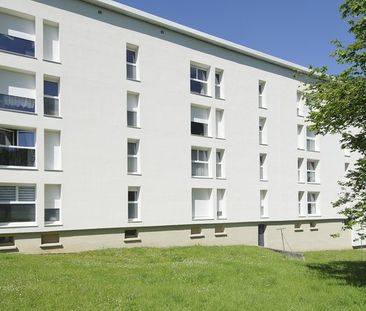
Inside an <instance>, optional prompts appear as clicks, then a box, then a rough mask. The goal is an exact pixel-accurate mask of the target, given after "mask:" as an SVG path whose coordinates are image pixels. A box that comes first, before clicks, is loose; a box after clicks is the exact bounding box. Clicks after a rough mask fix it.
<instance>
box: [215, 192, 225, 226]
mask: <svg viewBox="0 0 366 311" xmlns="http://www.w3.org/2000/svg"><path fill="white" fill-rule="evenodd" d="M220 192H221V193H222V194H223V195H222V199H221V202H222V205H221V210H220V208H219V207H220V204H219V202H220V200H219V193H220ZM220 212H221V214H220ZM216 217H217V219H219V220H222V219H227V215H226V189H223V188H219V189H216Z"/></svg>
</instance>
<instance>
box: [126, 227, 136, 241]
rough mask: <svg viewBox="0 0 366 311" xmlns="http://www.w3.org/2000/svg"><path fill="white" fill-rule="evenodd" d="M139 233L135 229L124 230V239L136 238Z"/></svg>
mask: <svg viewBox="0 0 366 311" xmlns="http://www.w3.org/2000/svg"><path fill="white" fill-rule="evenodd" d="M138 237H139V233H138V231H137V230H136V229H130V230H125V239H137V238H138Z"/></svg>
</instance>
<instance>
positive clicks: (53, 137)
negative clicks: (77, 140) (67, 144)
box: [44, 130, 62, 171]
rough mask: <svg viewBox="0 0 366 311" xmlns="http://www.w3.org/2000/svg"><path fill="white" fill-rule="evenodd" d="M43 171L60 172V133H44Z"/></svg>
mask: <svg viewBox="0 0 366 311" xmlns="http://www.w3.org/2000/svg"><path fill="white" fill-rule="evenodd" d="M44 169H45V170H50V171H56V170H61V169H62V166H61V132H60V131H48V130H45V131H44Z"/></svg>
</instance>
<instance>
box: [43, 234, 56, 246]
mask: <svg viewBox="0 0 366 311" xmlns="http://www.w3.org/2000/svg"><path fill="white" fill-rule="evenodd" d="M57 243H60V236H59V235H58V234H57V233H54V234H42V236H41V244H42V245H43V244H57Z"/></svg>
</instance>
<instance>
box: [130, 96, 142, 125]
mask: <svg viewBox="0 0 366 311" xmlns="http://www.w3.org/2000/svg"><path fill="white" fill-rule="evenodd" d="M139 125H140V122H139V94H135V93H127V126H129V127H138V126H139Z"/></svg>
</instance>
